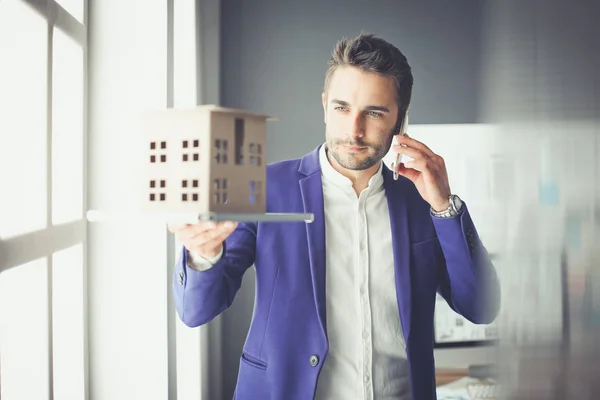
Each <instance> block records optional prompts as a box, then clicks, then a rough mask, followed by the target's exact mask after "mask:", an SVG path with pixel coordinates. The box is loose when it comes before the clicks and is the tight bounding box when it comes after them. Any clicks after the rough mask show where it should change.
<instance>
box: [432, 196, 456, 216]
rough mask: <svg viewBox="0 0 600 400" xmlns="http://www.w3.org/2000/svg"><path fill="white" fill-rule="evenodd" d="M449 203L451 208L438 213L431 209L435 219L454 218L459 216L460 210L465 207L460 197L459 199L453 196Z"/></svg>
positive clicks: (450, 197) (449, 198)
mask: <svg viewBox="0 0 600 400" xmlns="http://www.w3.org/2000/svg"><path fill="white" fill-rule="evenodd" d="M448 201H449V202H450V206H448V209H446V210H444V211H439V212H438V211H435V210H434V209H433V208H431V214H432V215H433V216H434V217H438V218H452V217H454V216H456V215H458V213H459V212H460V210H461V209H462V207H463V202H462V200H461V199H460V197H458V196H457V195H455V194H451V195H450V196H449V197H448Z"/></svg>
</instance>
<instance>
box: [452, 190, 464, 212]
mask: <svg viewBox="0 0 600 400" xmlns="http://www.w3.org/2000/svg"><path fill="white" fill-rule="evenodd" d="M450 201H451V202H452V205H453V206H454V210H456V211H458V210H460V208H461V207H462V200H461V199H460V197H458V196H457V195H454V194H453V195H452V196H450Z"/></svg>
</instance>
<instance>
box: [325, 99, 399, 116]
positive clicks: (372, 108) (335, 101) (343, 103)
mask: <svg viewBox="0 0 600 400" xmlns="http://www.w3.org/2000/svg"><path fill="white" fill-rule="evenodd" d="M331 103H333V104H339V105H340V106H344V107H348V106H350V103H348V102H347V101H344V100H339V99H332V100H331ZM365 110H367V111H381V112H386V113H389V112H390V109H389V108H387V107H383V106H366V107H365Z"/></svg>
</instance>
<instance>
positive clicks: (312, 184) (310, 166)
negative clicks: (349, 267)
mask: <svg viewBox="0 0 600 400" xmlns="http://www.w3.org/2000/svg"><path fill="white" fill-rule="evenodd" d="M318 154H319V153H318V148H317V149H316V150H314V151H313V152H311V153H309V154H307V155H306V156H305V157H304V158H303V159H302V161H301V162H300V168H299V172H301V173H302V174H304V175H306V177H305V178H302V179H300V181H299V184H300V192H301V194H302V203H303V206H304V212H306V213H313V214H314V221H313V222H312V223H307V224H305V225H306V234H307V237H308V255H309V259H310V272H311V275H312V287H313V294H314V299H315V304H316V306H317V311H318V314H319V320H320V322H321V328H322V329H323V334H324V335H325V337H326V338H327V316H326V311H325V310H326V303H325V276H326V275H325V265H326V257H325V216H324V210H323V207H324V204H323V185H322V181H321V168H320V165H319V156H318Z"/></svg>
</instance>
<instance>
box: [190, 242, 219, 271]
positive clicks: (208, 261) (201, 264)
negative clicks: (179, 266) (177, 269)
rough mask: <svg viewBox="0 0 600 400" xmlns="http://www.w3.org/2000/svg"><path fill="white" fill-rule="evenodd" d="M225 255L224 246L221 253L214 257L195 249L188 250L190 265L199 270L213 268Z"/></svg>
mask: <svg viewBox="0 0 600 400" xmlns="http://www.w3.org/2000/svg"><path fill="white" fill-rule="evenodd" d="M222 256H223V246H221V250H220V251H219V254H217V255H216V256H214V257H210V258H205V257H202V256H201V255H200V254H196V253H194V252H193V251H188V267H190V268H192V269H195V270H197V271H206V270H209V269H211V268H212V267H213V266H214V265H215V264H216V263H217V262H218V261H219V260H220V259H221V257H222Z"/></svg>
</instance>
